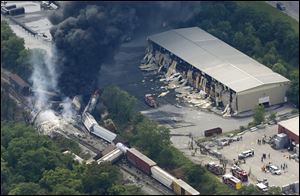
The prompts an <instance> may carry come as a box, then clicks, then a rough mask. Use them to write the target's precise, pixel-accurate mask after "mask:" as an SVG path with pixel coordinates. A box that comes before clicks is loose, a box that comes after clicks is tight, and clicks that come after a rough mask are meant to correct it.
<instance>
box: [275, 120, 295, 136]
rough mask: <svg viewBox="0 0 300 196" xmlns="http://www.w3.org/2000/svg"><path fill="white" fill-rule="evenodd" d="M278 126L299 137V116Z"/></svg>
mask: <svg viewBox="0 0 300 196" xmlns="http://www.w3.org/2000/svg"><path fill="white" fill-rule="evenodd" d="M278 124H279V125H281V126H282V127H284V128H286V129H288V130H289V131H291V132H293V133H295V134H296V135H298V136H299V116H297V117H295V118H291V119H288V120H284V121H281V122H279V123H278Z"/></svg>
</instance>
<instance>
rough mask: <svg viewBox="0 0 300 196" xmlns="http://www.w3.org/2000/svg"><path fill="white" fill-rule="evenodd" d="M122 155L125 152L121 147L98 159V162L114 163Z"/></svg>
mask: <svg viewBox="0 0 300 196" xmlns="http://www.w3.org/2000/svg"><path fill="white" fill-rule="evenodd" d="M122 155H123V152H122V151H121V150H120V149H114V150H113V151H111V152H110V153H108V154H106V155H104V156H103V157H101V158H100V159H99V160H97V163H98V164H100V163H102V162H111V163H114V162H116V161H117V160H118V159H120V158H121V156H122Z"/></svg>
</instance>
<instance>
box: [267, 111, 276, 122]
mask: <svg viewBox="0 0 300 196" xmlns="http://www.w3.org/2000/svg"><path fill="white" fill-rule="evenodd" d="M276 114H277V113H276V112H271V113H270V116H269V119H270V120H273V121H274V120H275V119H276Z"/></svg>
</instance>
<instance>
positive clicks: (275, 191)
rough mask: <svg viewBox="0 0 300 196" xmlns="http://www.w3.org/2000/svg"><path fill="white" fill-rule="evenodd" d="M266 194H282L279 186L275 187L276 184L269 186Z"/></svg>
mask: <svg viewBox="0 0 300 196" xmlns="http://www.w3.org/2000/svg"><path fill="white" fill-rule="evenodd" d="M267 194H268V195H282V191H281V188H280V187H277V186H275V187H274V186H272V187H270V188H269V190H268V193H267Z"/></svg>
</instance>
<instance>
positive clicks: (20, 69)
mask: <svg viewBox="0 0 300 196" xmlns="http://www.w3.org/2000/svg"><path fill="white" fill-rule="evenodd" d="M29 57H30V52H29V51H28V50H27V49H25V46H24V39H22V38H19V37H17V36H16V35H15V34H14V33H13V31H12V30H11V29H10V27H9V25H8V24H7V22H6V21H1V67H2V66H3V68H6V69H8V70H10V71H12V72H14V73H17V74H18V75H20V76H21V77H23V78H24V79H25V80H27V79H28V78H29V76H30V74H31V69H32V67H31V65H30V63H29Z"/></svg>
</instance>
